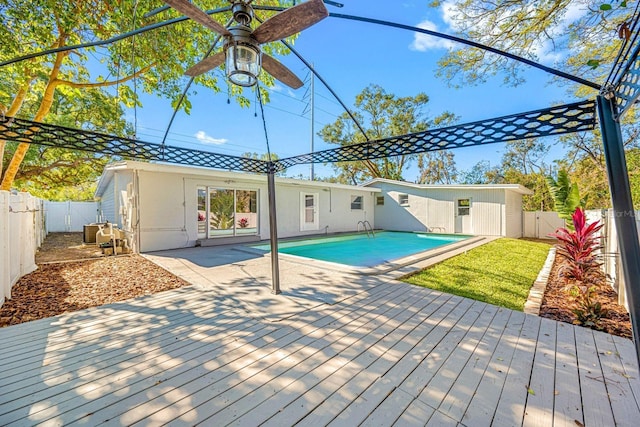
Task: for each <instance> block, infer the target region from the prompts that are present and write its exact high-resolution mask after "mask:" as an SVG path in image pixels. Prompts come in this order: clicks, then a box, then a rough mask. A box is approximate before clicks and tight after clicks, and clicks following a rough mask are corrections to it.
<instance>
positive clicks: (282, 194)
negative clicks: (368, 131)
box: [96, 161, 381, 252]
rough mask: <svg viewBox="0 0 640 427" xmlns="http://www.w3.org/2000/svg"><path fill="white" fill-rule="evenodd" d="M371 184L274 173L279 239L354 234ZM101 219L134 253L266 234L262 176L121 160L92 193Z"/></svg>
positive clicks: (370, 215) (366, 211)
mask: <svg viewBox="0 0 640 427" xmlns="http://www.w3.org/2000/svg"><path fill="white" fill-rule="evenodd" d="M380 191H381V190H379V189H377V188H373V187H370V188H367V187H356V186H350V185H340V184H331V183H325V182H317V181H303V180H294V179H287V178H276V209H277V220H278V237H293V236H303V235H308V234H319V233H335V232H346V231H355V230H357V228H358V222H359V221H365V220H367V221H369V222H370V223H371V224H374V200H375V195H376V194H379V193H380ZM96 198H97V199H98V200H99V210H100V217H101V221H107V220H108V221H109V222H112V223H115V224H117V225H118V226H119V227H120V228H121V229H123V230H124V231H125V233H126V235H127V238H128V239H129V241H130V244H131V245H132V246H133V249H134V250H135V251H139V252H148V251H155V250H162V249H175V248H182V247H189V246H196V245H197V244H202V245H208V244H224V243H240V242H248V241H257V240H263V239H268V238H269V236H270V234H269V206H268V194H267V176H266V175H258V174H249V173H238V172H225V171H219V170H212V169H205V168H199V167H187V166H175V165H166V164H157V163H144V162H134V161H122V162H118V163H113V164H111V165H108V166H107V167H106V168H105V170H104V172H103V174H102V176H101V177H100V180H99V182H98V188H97V190H96Z"/></svg>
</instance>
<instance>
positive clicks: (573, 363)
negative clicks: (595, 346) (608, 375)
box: [553, 323, 584, 427]
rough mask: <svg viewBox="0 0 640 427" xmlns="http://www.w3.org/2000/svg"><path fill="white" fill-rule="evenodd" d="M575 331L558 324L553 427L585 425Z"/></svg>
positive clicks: (563, 324) (569, 326) (567, 325)
mask: <svg viewBox="0 0 640 427" xmlns="http://www.w3.org/2000/svg"><path fill="white" fill-rule="evenodd" d="M575 329H576V328H574V327H572V326H571V325H569V324H566V323H558V324H557V328H556V338H557V343H556V366H555V377H556V378H555V388H554V391H553V395H554V398H555V401H554V413H553V425H554V426H557V427H575V426H576V425H578V423H581V424H584V418H583V411H582V399H581V396H580V375H579V373H578V356H577V353H576V338H575V334H574V331H575Z"/></svg>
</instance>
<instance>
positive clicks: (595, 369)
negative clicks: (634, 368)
mask: <svg viewBox="0 0 640 427" xmlns="http://www.w3.org/2000/svg"><path fill="white" fill-rule="evenodd" d="M575 335H576V351H577V354H578V365H579V372H580V388H581V389H582V390H588V392H587V393H582V407H583V417H584V419H585V420H588V423H587V424H590V425H593V426H612V425H615V421H614V419H613V412H612V410H611V402H610V401H609V399H603V398H602V397H603V396H606V395H607V388H606V386H605V384H604V378H602V377H601V376H599V373H600V372H602V367H601V365H600V359H599V358H598V354H597V353H596V352H595V351H593V349H595V348H596V343H595V340H594V337H593V332H592V331H590V330H588V329H584V328H576V329H575ZM634 357H635V355H634Z"/></svg>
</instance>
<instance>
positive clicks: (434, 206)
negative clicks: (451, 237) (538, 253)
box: [368, 181, 522, 237]
mask: <svg viewBox="0 0 640 427" xmlns="http://www.w3.org/2000/svg"><path fill="white" fill-rule="evenodd" d="M368 186H370V187H374V188H379V189H381V190H382V195H383V197H384V205H383V206H376V207H375V219H376V222H375V226H376V228H381V229H386V230H396V231H426V230H431V231H435V232H445V233H451V234H453V233H456V232H458V233H468V234H475V235H485V236H505V235H509V236H514V237H519V236H520V235H521V228H522V218H521V213H520V212H521V203H522V196H521V195H520V194H519V193H517V192H516V191H512V190H509V189H505V188H491V187H486V188H477V187H476V188H464V187H463V188H461V187H457V188H456V187H453V188H452V187H448V188H447V187H444V188H434V187H429V188H425V187H420V186H416V185H414V184H409V183H404V184H403V183H394V182H388V181H372V182H371V183H370V184H368ZM401 194H407V195H408V199H409V203H408V204H407V206H401V205H400V203H399V202H398V200H399V196H400V195H401ZM458 199H470V200H471V209H470V218H461V217H458V216H457V201H458ZM463 220H464V224H463V223H462V221H463Z"/></svg>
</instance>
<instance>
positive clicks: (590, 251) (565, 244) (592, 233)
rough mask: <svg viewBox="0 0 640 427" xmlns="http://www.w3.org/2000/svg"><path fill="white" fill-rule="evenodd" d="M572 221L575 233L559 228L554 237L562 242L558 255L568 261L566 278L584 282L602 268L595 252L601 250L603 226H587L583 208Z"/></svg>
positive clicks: (573, 216) (595, 224) (572, 217)
mask: <svg viewBox="0 0 640 427" xmlns="http://www.w3.org/2000/svg"><path fill="white" fill-rule="evenodd" d="M571 219H572V222H573V227H574V230H575V231H570V230H568V229H566V228H558V229H557V230H556V232H555V233H554V234H552V236H553V237H555V238H556V239H558V240H559V241H560V247H559V248H558V254H559V255H560V256H562V257H563V258H564V259H565V260H566V261H567V268H566V271H567V274H566V276H568V277H570V278H573V279H575V280H577V281H580V282H584V281H586V280H587V279H588V277H589V274H590V273H591V272H593V271H595V270H597V269H598V268H599V266H600V264H599V263H598V262H597V261H596V256H595V251H596V249H598V248H599V244H598V236H597V233H598V231H600V229H601V228H602V226H603V224H600V221H596V222H593V223H591V224H587V219H586V217H585V215H584V211H583V210H582V208H576V210H575V212H574V213H573V215H572V216H571Z"/></svg>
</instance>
